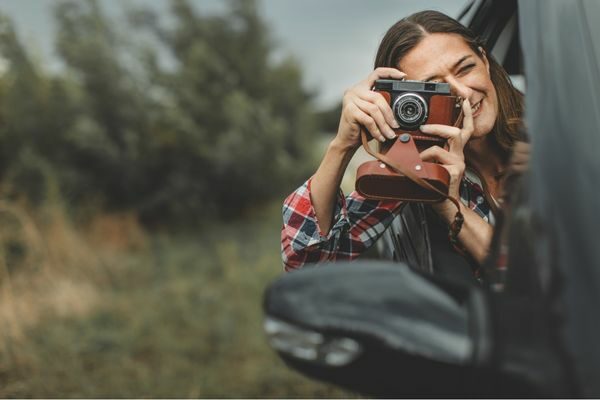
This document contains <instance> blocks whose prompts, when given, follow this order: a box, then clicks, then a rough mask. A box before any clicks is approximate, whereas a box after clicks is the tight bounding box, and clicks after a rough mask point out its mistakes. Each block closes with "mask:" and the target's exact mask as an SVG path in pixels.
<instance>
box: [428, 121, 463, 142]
mask: <svg viewBox="0 0 600 400" xmlns="http://www.w3.org/2000/svg"><path fill="white" fill-rule="evenodd" d="M419 130H420V131H421V132H423V133H427V134H429V135H435V136H439V137H441V138H443V139H455V138H457V137H459V136H460V128H458V127H455V126H450V125H440V124H428V125H421V126H420V127H419Z"/></svg>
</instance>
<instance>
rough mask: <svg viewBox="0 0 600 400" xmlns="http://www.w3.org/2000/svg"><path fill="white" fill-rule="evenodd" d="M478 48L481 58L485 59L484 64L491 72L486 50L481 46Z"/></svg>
mask: <svg viewBox="0 0 600 400" xmlns="http://www.w3.org/2000/svg"><path fill="white" fill-rule="evenodd" d="M477 50H478V51H479V54H480V56H481V59H482V60H483V64H484V65H485V68H486V69H487V71H488V73H489V72H490V62H489V61H488V59H487V56H486V54H485V50H484V49H483V47H481V46H479V47H477Z"/></svg>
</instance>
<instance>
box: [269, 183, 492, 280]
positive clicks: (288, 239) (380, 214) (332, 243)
mask: <svg viewBox="0 0 600 400" xmlns="http://www.w3.org/2000/svg"><path fill="white" fill-rule="evenodd" d="M467 175H468V174H465V177H464V178H463V181H462V184H461V189H460V196H461V200H462V202H463V203H464V204H465V205H467V206H468V207H470V208H471V209H472V210H474V211H476V212H477V213H478V214H479V215H480V216H481V217H482V218H483V219H484V220H486V221H487V222H490V223H493V215H492V213H491V210H490V208H489V205H488V204H487V202H486V200H485V197H484V196H483V190H482V189H481V186H480V184H479V183H478V182H475V181H474V179H473V178H472V177H471V178H470V177H468V176H467ZM475 179H476V178H475ZM310 182H311V180H310V179H309V180H308V181H306V182H305V183H304V184H303V185H302V186H300V187H299V188H298V189H297V190H296V191H295V192H293V193H292V194H290V195H289V196H288V197H287V198H286V199H285V201H284V203H283V228H282V230H281V252H282V258H283V264H284V267H285V270H286V271H291V270H294V269H297V268H301V267H302V266H304V264H314V263H321V262H326V261H342V260H352V259H355V258H356V257H358V256H359V255H360V254H361V253H362V252H364V251H365V250H367V249H368V248H369V247H371V246H372V245H373V244H374V243H375V241H377V239H378V238H379V237H380V236H381V235H382V234H383V232H384V231H385V230H386V228H387V227H388V226H389V224H390V223H391V222H392V220H393V219H394V217H395V216H396V214H397V213H398V212H399V206H400V202H397V201H377V200H367V199H365V198H364V197H362V196H361V195H359V194H358V193H357V192H352V193H351V194H350V195H348V196H347V197H345V198H344V196H343V193H342V192H341V190H340V194H339V196H338V201H337V204H336V206H335V211H334V219H333V226H332V228H331V229H330V230H329V233H327V234H323V232H321V231H320V229H319V224H318V222H317V217H316V215H315V211H314V209H313V206H312V202H311V199H310Z"/></svg>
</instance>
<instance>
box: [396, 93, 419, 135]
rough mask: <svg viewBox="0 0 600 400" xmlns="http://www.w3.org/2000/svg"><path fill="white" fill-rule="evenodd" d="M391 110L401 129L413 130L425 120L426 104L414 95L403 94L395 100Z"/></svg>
mask: <svg viewBox="0 0 600 400" xmlns="http://www.w3.org/2000/svg"><path fill="white" fill-rule="evenodd" d="M392 110H393V112H394V116H395V117H396V120H397V121H398V123H399V124H400V127H401V128H404V129H414V128H417V127H419V126H420V125H422V124H423V123H424V122H425V121H426V120H427V114H428V109H427V102H426V101H425V99H423V97H421V96H419V95H418V94H416V93H404V94H402V95H400V96H398V97H397V98H396V100H395V101H394V104H393V105H392Z"/></svg>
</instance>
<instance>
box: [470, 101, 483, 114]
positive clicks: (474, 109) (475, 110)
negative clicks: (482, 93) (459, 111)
mask: <svg viewBox="0 0 600 400" xmlns="http://www.w3.org/2000/svg"><path fill="white" fill-rule="evenodd" d="M482 103H483V99H481V100H479V101H478V102H477V103H475V105H473V107H471V111H472V112H473V114H472V115H473V118H475V117H476V116H478V115H479V114H480V113H481V105H482Z"/></svg>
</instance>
